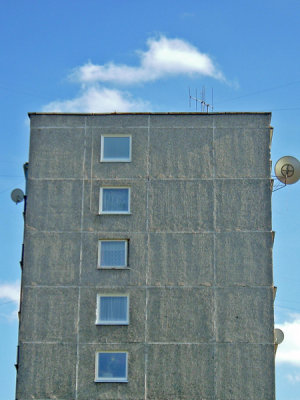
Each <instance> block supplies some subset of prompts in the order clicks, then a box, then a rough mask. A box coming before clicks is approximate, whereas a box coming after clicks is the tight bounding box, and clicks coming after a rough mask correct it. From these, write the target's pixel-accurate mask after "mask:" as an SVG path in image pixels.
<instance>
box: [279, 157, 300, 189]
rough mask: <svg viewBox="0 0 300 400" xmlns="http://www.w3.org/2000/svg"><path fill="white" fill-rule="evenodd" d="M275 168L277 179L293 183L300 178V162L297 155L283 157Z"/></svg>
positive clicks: (287, 183) (285, 182)
mask: <svg viewBox="0 0 300 400" xmlns="http://www.w3.org/2000/svg"><path fill="white" fill-rule="evenodd" d="M274 170H275V175H276V177H277V179H279V180H280V182H282V183H284V184H285V185H292V184H293V183H296V182H297V181H298V180H299V179H300V162H299V161H298V160H297V158H295V157H292V156H285V157H281V158H280V159H279V160H278V161H277V163H276V165H275V168H274Z"/></svg>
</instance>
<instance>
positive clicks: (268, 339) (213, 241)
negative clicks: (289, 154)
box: [16, 113, 275, 400]
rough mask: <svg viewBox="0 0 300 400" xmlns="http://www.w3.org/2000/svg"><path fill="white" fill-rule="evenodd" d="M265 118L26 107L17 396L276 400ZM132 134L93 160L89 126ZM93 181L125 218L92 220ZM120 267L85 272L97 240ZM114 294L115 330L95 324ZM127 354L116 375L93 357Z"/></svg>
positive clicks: (44, 399) (95, 146) (92, 266)
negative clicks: (115, 248) (121, 192)
mask: <svg viewBox="0 0 300 400" xmlns="http://www.w3.org/2000/svg"><path fill="white" fill-rule="evenodd" d="M270 119H271V115H270V114H269V113H212V114H202V113H165V114H159V113H156V114H151V113H144V114H95V115H94V114H74V115H70V114H38V113H32V114H30V120H31V138H30V157H29V169H28V179H27V208H26V213H25V232H24V257H23V273H22V294H21V310H20V311H21V313H20V330H19V359H18V375H17V392H16V398H17V400H29V399H36V400H48V399H57V400H100V399H101V400H102V399H106V400H274V399H275V387H274V386H275V385H274V322H273V289H274V288H273V276H272V246H273V239H272V226H271V192H272V190H271V181H270V140H271V139H270ZM104 134H110V135H120V134H126V135H131V136H132V161H131V162H123V163H121V162H105V163H104V162H100V144H101V135H104ZM103 186H109V187H114V186H117V187H118V186H126V187H130V189H131V201H130V203H131V207H130V209H131V214H130V215H99V190H100V187H103ZM105 239H125V240H128V243H129V257H128V260H129V264H128V267H127V268H124V269H99V268H97V265H98V242H99V240H105ZM99 294H100V295H101V294H103V295H105V294H117V295H122V294H126V295H128V296H129V299H130V309H129V315H130V321H129V325H123V326H119V325H114V326H103V325H102V326H99V325H96V324H95V319H96V308H97V307H96V298H97V295H99ZM102 351H103V352H105V351H124V352H128V382H127V383H116V382H110V383H107V382H106V383H100V382H94V379H95V354H96V352H102Z"/></svg>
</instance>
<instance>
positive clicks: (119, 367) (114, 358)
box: [95, 352, 128, 382]
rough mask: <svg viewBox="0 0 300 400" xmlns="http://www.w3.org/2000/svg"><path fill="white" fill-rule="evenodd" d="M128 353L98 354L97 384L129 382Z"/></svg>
mask: <svg viewBox="0 0 300 400" xmlns="http://www.w3.org/2000/svg"><path fill="white" fill-rule="evenodd" d="M127 370H128V353H126V352H99V353H96V377H95V381H96V382H128V378H127Z"/></svg>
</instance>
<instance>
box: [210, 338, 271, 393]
mask: <svg viewBox="0 0 300 400" xmlns="http://www.w3.org/2000/svg"><path fill="white" fill-rule="evenodd" d="M216 357H217V370H216V383H217V394H216V398H217V399H221V400H233V399H234V400H240V399H247V400H262V399H263V400H275V387H274V386H275V382H274V381H275V379H274V346H273V345H260V344H251V345H250V344H242V343H240V344H219V345H218V346H217V354H216Z"/></svg>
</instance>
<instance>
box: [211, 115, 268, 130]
mask: <svg viewBox="0 0 300 400" xmlns="http://www.w3.org/2000/svg"><path fill="white" fill-rule="evenodd" d="M270 123H271V113H268V112H266V113H264V112H262V113H255V112H254V113H251V112H250V113H224V114H215V115H214V126H215V127H216V128H233V127H235V128H237V127H240V128H247V129H257V128H269V126H270Z"/></svg>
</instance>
